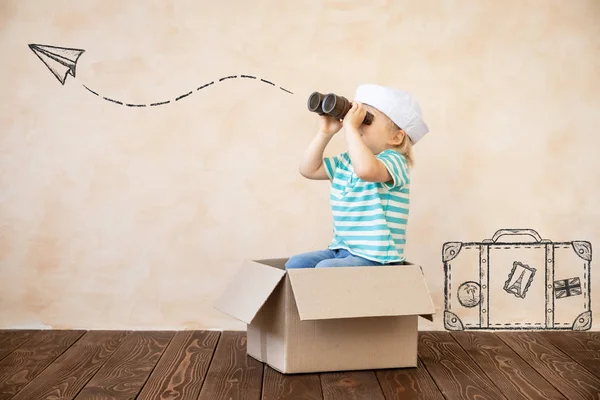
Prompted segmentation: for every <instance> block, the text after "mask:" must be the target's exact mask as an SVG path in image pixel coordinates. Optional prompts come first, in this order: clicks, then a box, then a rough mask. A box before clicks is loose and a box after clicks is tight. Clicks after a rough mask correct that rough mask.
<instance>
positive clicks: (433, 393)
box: [376, 360, 444, 400]
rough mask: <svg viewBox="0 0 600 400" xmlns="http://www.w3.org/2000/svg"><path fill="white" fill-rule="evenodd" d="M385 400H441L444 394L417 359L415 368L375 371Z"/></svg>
mask: <svg viewBox="0 0 600 400" xmlns="http://www.w3.org/2000/svg"><path fill="white" fill-rule="evenodd" d="M376 374H377V379H378V380H379V384H380V385H381V389H382V390H383V395H384V396H385V398H386V399H387V400H390V399H394V400H404V399H406V400H408V399H410V400H412V399H415V400H417V399H422V400H443V399H444V396H443V395H442V393H441V392H440V390H439V389H438V387H437V386H436V384H435V382H434V381H433V379H432V378H431V375H429V372H427V369H426V368H425V366H424V365H423V363H422V362H421V360H418V364H417V368H399V369H388V370H380V371H377V372H376Z"/></svg>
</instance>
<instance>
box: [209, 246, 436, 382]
mask: <svg viewBox="0 0 600 400" xmlns="http://www.w3.org/2000/svg"><path fill="white" fill-rule="evenodd" d="M286 261H287V259H285V258H278V259H267V260H254V261H248V262H246V263H245V264H244V265H243V266H242V267H241V268H240V269H239V271H238V272H237V273H236V275H235V276H234V278H233V279H232V280H231V282H230V284H229V285H228V286H227V288H226V289H225V291H224V292H223V293H222V296H221V297H220V298H219V299H218V301H217V302H216V304H215V308H217V309H218V310H220V311H222V312H224V313H226V314H228V315H230V316H232V317H234V318H236V319H238V320H240V321H243V322H245V323H246V324H247V330H248V331H247V335H248V336H247V338H248V340H247V352H248V355H249V356H251V357H254V358H256V359H257V360H259V361H261V362H264V363H266V364H268V365H270V366H271V367H272V368H274V369H276V370H278V371H280V372H282V373H307V372H326V371H343V370H364V369H382V368H403V367H416V366H417V340H418V318H419V317H423V318H426V319H428V320H430V321H433V315H434V314H435V307H434V304H433V301H432V299H431V297H430V294H429V290H428V288H427V285H426V283H425V279H424V276H423V272H422V269H421V267H420V266H417V265H414V264H411V263H406V264H404V265H399V266H386V267H348V268H319V269H312V268H311V269H294V270H289V271H285V269H284V266H285V262H286Z"/></svg>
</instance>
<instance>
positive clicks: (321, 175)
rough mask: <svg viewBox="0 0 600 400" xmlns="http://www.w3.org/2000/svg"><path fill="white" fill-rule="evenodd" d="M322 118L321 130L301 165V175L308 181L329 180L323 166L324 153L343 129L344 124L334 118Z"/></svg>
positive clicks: (312, 141) (307, 150)
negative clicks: (330, 142) (334, 136)
mask: <svg viewBox="0 0 600 400" xmlns="http://www.w3.org/2000/svg"><path fill="white" fill-rule="evenodd" d="M320 118H321V128H320V129H319V132H318V133H317V134H316V135H315V137H314V138H313V139H312V140H311V142H310V144H309V146H308V148H307V149H306V151H305V152H304V157H303V158H302V162H301V163H300V174H302V176H304V177H305V178H308V179H315V180H317V179H319V180H326V179H329V176H328V175H327V172H326V171H325V165H324V164H323V152H324V151H325V147H327V144H328V143H329V141H331V139H332V138H333V135H335V134H336V133H337V132H338V131H339V130H340V129H341V128H342V124H341V122H340V121H338V120H336V119H335V118H332V117H328V116H321V117H320Z"/></svg>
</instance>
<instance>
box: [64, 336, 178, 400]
mask: <svg viewBox="0 0 600 400" xmlns="http://www.w3.org/2000/svg"><path fill="white" fill-rule="evenodd" d="M174 334H175V333H174V332H161V331H158V332H141V331H137V332H134V333H132V334H131V335H129V337H128V338H127V339H126V340H125V341H124V342H123V344H122V345H121V346H119V348H118V350H116V351H115V352H114V353H113V355H112V356H111V357H110V358H109V359H108V360H107V361H106V363H104V365H102V367H101V368H100V369H99V370H98V372H97V373H96V374H95V375H94V377H93V378H92V379H91V380H90V381H89V382H88V383H87V384H86V385H85V387H84V388H83V390H82V391H81V392H80V393H79V395H78V396H77V397H76V398H75V399H76V400H80V399H86V400H87V399H113V400H118V399H134V398H135V397H136V395H137V394H138V393H139V391H140V390H141V388H142V386H143V385H144V383H145V382H146V380H147V379H148V376H150V373H151V372H152V370H153V369H154V367H155V366H156V363H157V362H158V360H159V358H160V356H161V355H162V353H163V351H164V350H165V348H166V347H167V345H168V344H169V342H170V340H171V338H173V336H174Z"/></svg>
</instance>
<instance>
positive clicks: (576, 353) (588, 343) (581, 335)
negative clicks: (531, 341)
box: [541, 332, 600, 378]
mask: <svg viewBox="0 0 600 400" xmlns="http://www.w3.org/2000/svg"><path fill="white" fill-rule="evenodd" d="M541 335H542V336H543V337H544V338H546V339H547V340H548V341H549V342H550V343H552V344H553V345H554V346H555V347H556V348H558V349H559V350H561V351H562V352H563V353H565V354H567V355H568V356H569V357H571V358H572V359H573V360H575V361H577V362H578V363H579V364H581V365H583V366H584V367H585V368H586V369H587V370H588V371H590V372H591V373H592V374H594V375H596V377H599V378H600V333H592V332H544V333H541ZM596 337H597V338H596Z"/></svg>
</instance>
